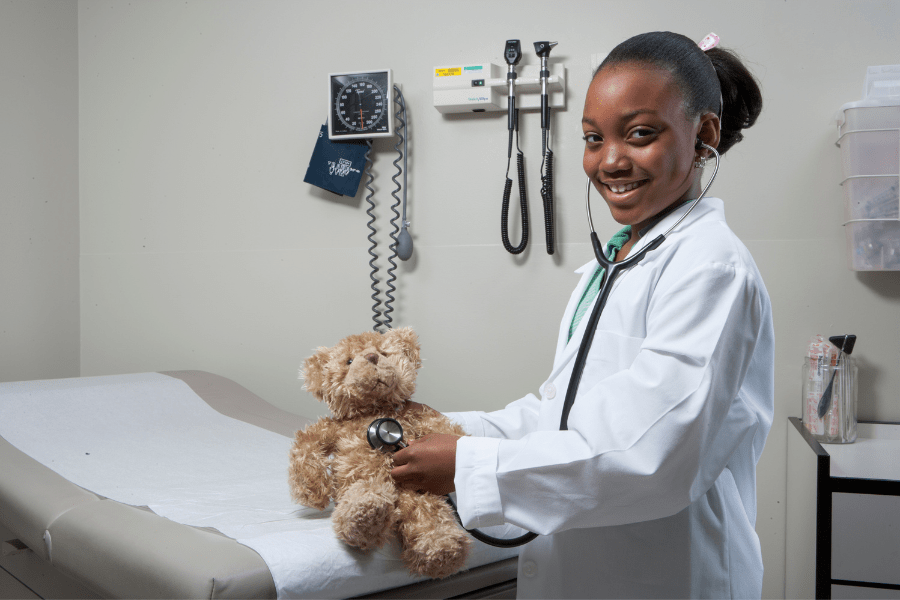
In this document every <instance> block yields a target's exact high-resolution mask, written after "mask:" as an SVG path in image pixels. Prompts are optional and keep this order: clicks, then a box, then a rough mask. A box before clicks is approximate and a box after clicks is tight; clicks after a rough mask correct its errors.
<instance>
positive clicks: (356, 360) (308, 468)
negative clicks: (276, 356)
mask: <svg viewBox="0 0 900 600" xmlns="http://www.w3.org/2000/svg"><path fill="white" fill-rule="evenodd" d="M419 352H420V348H419V341H418V337H417V335H416V334H415V332H414V331H413V330H412V329H411V328H408V327H406V328H402V329H391V330H388V331H387V332H386V333H378V332H375V331H368V332H364V333H360V334H355V335H350V336H348V337H346V338H344V339H343V340H341V341H340V342H338V343H337V345H335V346H333V347H331V348H326V347H321V348H318V349H317V350H316V353H315V354H314V355H312V356H310V357H309V358H308V359H306V361H305V363H304V364H303V367H302V369H301V376H302V378H303V379H304V381H305V387H306V389H307V390H308V391H309V392H310V393H311V394H312V395H313V396H314V397H315V398H316V399H317V400H319V401H321V402H324V403H325V404H326V405H327V406H328V408H329V409H330V410H331V416H330V417H322V418H320V419H319V420H318V421H317V422H315V423H313V424H312V425H309V426H308V427H306V428H305V429H302V430H300V431H298V432H297V433H296V435H295V438H294V443H293V445H292V447H291V453H290V468H289V482H290V490H291V495H292V497H293V499H294V500H295V501H296V502H298V503H299V504H302V505H304V506H309V507H312V508H316V509H319V510H324V509H325V508H326V507H328V505H329V502H330V501H331V500H334V503H335V506H334V510H333V512H332V514H331V520H332V525H333V527H334V531H335V533H336V534H337V537H338V538H339V539H340V540H342V541H343V542H345V543H347V544H349V545H350V546H354V547H356V548H360V549H362V550H367V549H371V548H378V547H381V546H382V545H383V544H384V543H385V542H387V541H388V540H389V539H391V538H392V537H393V536H394V535H396V536H397V537H399V541H400V545H401V548H402V553H401V558H402V560H403V561H404V563H405V564H406V566H407V568H408V570H409V571H410V572H411V573H413V574H417V575H424V576H426V577H432V578H443V577H446V576H448V575H451V574H452V573H455V572H457V571H459V570H460V569H462V568H463V566H464V565H465V562H466V558H467V556H468V553H469V546H470V543H471V542H470V539H469V536H468V535H467V534H466V533H465V531H463V529H462V528H461V527H460V526H459V525H458V522H457V520H456V517H455V513H454V511H453V509H452V508H451V507H450V505H449V504H448V503H447V501H446V500H447V499H446V498H445V497H443V496H437V495H434V494H431V493H421V492H416V491H412V490H408V489H403V488H400V487H398V486H397V485H396V484H395V482H394V481H393V479H391V475H390V472H391V467H392V465H393V458H392V457H393V453H392V452H391V451H381V450H377V449H375V448H373V446H372V445H371V444H370V442H369V441H368V437H367V431H368V430H369V427H370V425H372V424H373V422H374V421H375V420H376V419H379V418H387V417H389V418H392V419H395V420H396V421H397V422H398V423H399V424H400V426H401V427H402V430H403V438H404V440H405V441H406V442H407V443H408V442H410V441H412V440H415V439H417V438H420V437H422V436H424V435H426V434H430V433H450V434H455V435H465V432H464V431H463V430H462V428H461V427H459V426H458V425H456V424H455V423H453V422H452V421H451V420H450V419H448V418H447V417H445V416H443V415H442V414H440V413H439V412H437V411H435V410H433V409H431V408H429V407H427V406H424V405H421V404H418V403H415V402H411V397H412V395H413V392H414V391H415V387H416V375H417V372H418V369H419V367H421V366H422V363H421V360H420V358H419ZM391 449H393V448H391Z"/></svg>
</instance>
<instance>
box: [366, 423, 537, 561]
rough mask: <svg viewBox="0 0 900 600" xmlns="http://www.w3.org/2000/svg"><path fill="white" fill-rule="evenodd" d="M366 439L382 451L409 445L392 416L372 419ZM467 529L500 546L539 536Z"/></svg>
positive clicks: (522, 542) (525, 541)
mask: <svg viewBox="0 0 900 600" xmlns="http://www.w3.org/2000/svg"><path fill="white" fill-rule="evenodd" d="M366 440H368V442H369V445H370V446H372V448H373V449H375V450H380V451H381V452H396V451H397V450H400V449H401V448H406V446H407V444H406V442H404V441H403V426H402V425H400V422H399V421H397V419H392V418H390V417H384V418H381V419H375V420H374V421H372V423H371V424H370V425H369V427H368V429H366ZM446 499H447V503H448V504H449V505H450V506H451V508H453V512H454V514H456V519H457V521H459V524H460V526H462V521H461V520H460V518H459V511H458V510H456V504H455V503H454V502H453V499H452V498H451V497H450V496H449V495H448V496H446ZM466 531H468V532H469V533H471V534H472V537H474V538H475V539H476V540H479V541H482V542H484V543H485V544H488V545H490V546H495V547H498V548H515V547H516V546H521V545H523V544H527V543H528V542H530V541H531V540H533V539H534V538H536V537H537V534H536V533H532V532H530V531H529V532H528V533H526V534H524V535H521V536H519V537H516V538H510V539H504V538H495V537H493V536H490V535H487V534H486V533H484V532H482V531H479V530H478V529H466Z"/></svg>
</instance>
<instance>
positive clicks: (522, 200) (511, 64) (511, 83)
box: [500, 40, 528, 254]
mask: <svg viewBox="0 0 900 600" xmlns="http://www.w3.org/2000/svg"><path fill="white" fill-rule="evenodd" d="M503 58H504V59H505V60H506V64H507V73H506V81H507V85H508V89H509V94H508V97H507V102H508V104H507V127H508V129H509V145H508V148H507V151H506V183H505V184H504V187H503V203H502V205H501V208H500V239H501V240H502V241H503V247H504V248H506V251H507V252H509V253H510V254H521V253H522V252H523V251H524V250H525V247H526V246H527V245H528V201H527V199H526V192H525V155H524V154H522V150H521V149H520V148H519V111H518V109H517V108H516V78H517V77H518V75H517V74H516V65H517V64H519V61H520V60H522V46H521V43H520V42H519V40H506V49H505V50H504V52H503ZM513 132H515V136H516V150H517V153H516V172H517V173H518V179H519V208H520V209H521V211H522V238H521V240H520V241H519V244H518V245H517V246H513V245H512V243H510V241H509V197H510V194H511V193H512V185H513V181H512V179H510V178H509V166H510V164H511V163H512V148H513Z"/></svg>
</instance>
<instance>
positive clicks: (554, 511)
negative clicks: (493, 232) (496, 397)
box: [450, 198, 774, 598]
mask: <svg viewBox="0 0 900 600" xmlns="http://www.w3.org/2000/svg"><path fill="white" fill-rule="evenodd" d="M687 208H688V207H687V206H684V207H681V208H679V209H678V210H676V211H674V212H673V213H672V214H670V215H668V216H667V217H665V218H664V219H663V220H662V221H661V222H660V223H658V224H657V225H656V226H654V227H653V228H652V229H651V230H650V231H649V232H647V233H646V234H645V235H644V237H643V238H642V239H641V240H640V241H639V242H638V243H637V244H636V245H635V248H634V250H633V251H637V250H639V249H640V247H641V246H643V245H644V244H646V243H648V242H649V241H650V240H652V239H653V238H655V237H656V236H657V235H659V234H660V233H663V232H664V231H666V230H667V229H668V228H669V227H670V226H671V225H672V224H673V223H674V222H675V221H676V220H677V219H678V218H679V217H680V216H681V215H682V214H684V212H685V211H686V210H687ZM596 265H597V262H596V261H592V262H591V263H589V264H587V265H585V266H584V267H582V268H581V269H579V270H578V271H577V272H578V273H580V274H581V281H580V283H579V284H578V286H577V287H576V288H575V291H574V292H573V293H572V297H571V299H570V300H569V304H568V307H567V308H566V312H565V314H564V315H563V319H562V324H561V326H560V334H559V342H558V345H557V349H556V355H555V357H554V361H553V368H552V370H551V372H550V374H549V376H548V377H547V379H546V381H545V382H544V384H543V385H542V386H541V387H540V394H541V397H540V398H538V397H536V396H535V395H533V394H529V395H527V396H525V397H524V398H522V399H520V400H518V401H516V402H513V403H512V404H510V405H508V406H507V407H506V408H504V409H502V410H499V411H496V412H492V413H483V412H471V413H452V414H450V416H451V417H452V418H454V419H456V420H457V421H459V422H460V423H461V424H462V425H463V427H464V428H465V429H466V431H467V432H468V433H470V434H471V435H472V436H473V437H466V438H462V439H461V440H460V441H459V443H458V445H457V455H456V477H455V482H454V483H455V485H456V490H457V501H458V506H459V513H460V517H461V518H462V521H463V523H464V525H465V526H466V527H467V528H473V527H485V526H489V525H497V524H501V523H504V522H508V523H512V524H515V525H519V526H521V527H524V528H525V529H528V530H530V531H534V532H536V533H539V534H541V536H540V537H538V538H537V539H536V540H535V541H533V542H531V543H530V544H528V545H526V546H523V547H522V550H521V554H520V557H519V580H518V586H519V587H518V596H519V598H599V597H615V598H625V597H638V598H657V597H664V598H681V597H695V598H729V597H734V598H751V597H756V598H759V597H760V595H761V593H762V575H763V565H762V556H761V552H760V546H759V539H758V537H757V535H756V532H755V529H754V526H755V523H756V464H757V462H758V460H759V457H760V454H761V453H762V450H763V445H764V444H765V440H766V436H767V435H768V432H769V428H770V426H771V423H772V415H773V397H774V382H773V370H774V364H773V362H774V361H773V356H774V333H773V327H772V311H771V306H770V303H769V298H768V294H767V292H766V289H765V286H764V285H763V281H762V278H761V277H760V274H759V271H758V270H757V268H756V265H755V263H754V262H753V259H752V257H751V256H750V253H749V252H748V251H747V249H746V247H745V246H744V245H743V244H742V243H741V242H740V240H738V238H737V237H736V236H735V235H734V233H732V231H731V230H730V229H729V228H728V226H727V225H726V223H725V216H724V211H723V206H722V201H721V200H719V199H716V198H708V199H704V200H702V201H701V202H700V203H699V204H698V205H697V207H696V209H695V210H694V211H693V212H692V213H691V214H690V215H689V216H688V217H687V219H685V221H684V222H682V223H681V224H680V225H679V226H678V227H677V228H676V229H675V230H674V231H672V233H671V234H669V236H668V237H667V239H666V241H665V242H664V243H663V244H662V245H661V246H660V247H659V248H657V249H656V250H653V251H651V252H649V253H648V254H647V256H646V257H645V258H644V260H643V261H642V262H641V263H639V264H638V265H637V266H636V267H634V268H632V269H631V270H630V271H628V272H626V273H624V274H623V275H621V276H620V277H619V279H618V280H617V281H616V283H615V284H614V287H613V290H612V292H611V295H610V297H609V300H608V303H607V305H606V307H605V309H604V312H603V315H602V316H601V318H600V321H599V324H598V328H597V334H596V337H595V338H594V342H593V346H592V347H591V350H590V353H589V356H588V360H587V364H586V367H585V370H584V375H583V378H582V381H581V385H580V386H579V389H578V396H577V397H576V401H575V404H574V406H573V407H572V410H571V413H570V415H569V420H568V424H569V430H568V431H559V421H560V416H561V411H562V405H563V401H564V399H565V396H566V389H567V386H568V382H569V377H570V375H571V372H572V367H573V363H574V360H575V355H576V353H577V351H578V346H579V344H580V342H581V339H582V337H583V335H584V330H585V328H586V325H587V322H588V318H589V315H590V312H588V313H586V314H585V316H584V318H583V319H582V320H581V323H580V325H579V327H578V329H577V330H576V331H575V333H574V335H573V336H572V339H571V341H567V337H568V330H569V325H570V323H571V321H572V316H573V314H574V312H575V307H576V304H577V302H578V300H579V299H580V298H581V295H582V292H583V290H584V288H585V286H586V285H587V282H588V280H589V279H590V276H591V274H592V273H593V271H594V269H595V268H596Z"/></svg>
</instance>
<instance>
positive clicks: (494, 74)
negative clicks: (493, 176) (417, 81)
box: [432, 39, 566, 254]
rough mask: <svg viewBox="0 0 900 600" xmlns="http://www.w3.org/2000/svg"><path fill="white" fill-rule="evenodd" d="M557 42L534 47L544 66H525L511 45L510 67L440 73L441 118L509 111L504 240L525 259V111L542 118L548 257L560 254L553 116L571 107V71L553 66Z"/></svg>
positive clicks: (516, 43)
mask: <svg viewBox="0 0 900 600" xmlns="http://www.w3.org/2000/svg"><path fill="white" fill-rule="evenodd" d="M556 45H557V42H550V41H539V42H534V52H535V54H536V55H537V57H538V59H539V60H540V65H522V66H519V62H520V61H521V60H522V56H523V54H522V43H521V41H520V40H515V39H513V40H506V44H505V45H504V48H503V59H504V60H505V61H506V67H505V68H503V67H501V66H500V65H498V64H495V63H490V62H486V63H475V64H467V65H449V66H443V67H435V68H434V77H433V79H432V81H433V91H434V107H435V108H436V109H438V111H440V112H441V113H445V114H448V113H483V112H495V111H496V112H500V111H506V112H507V115H508V118H507V129H508V130H509V144H508V146H507V147H508V151H507V162H506V183H505V186H504V188H503V202H502V204H501V210H500V238H501V240H502V241H503V247H504V248H505V249H506V251H507V252H509V253H510V254H521V253H522V252H524V251H525V248H526V246H527V245H528V236H529V219H528V199H527V194H526V190H525V159H524V154H523V152H522V150H521V149H520V148H519V111H520V110H529V109H534V110H539V111H540V113H541V200H542V202H543V208H544V231H545V233H546V239H547V254H554V253H555V251H556V241H555V233H554V225H553V222H554V200H553V150H552V149H551V140H550V121H551V119H550V111H551V109H556V110H564V109H565V107H566V68H565V66H564V65H563V64H562V63H560V62H554V63H552V64H551V63H550V60H549V59H550V51H551V50H552V49H553V48H554V47H555V46H556ZM513 141H515V148H516V150H517V152H516V172H517V179H518V187H519V209H520V212H521V222H522V230H521V231H522V234H521V238H520V240H519V243H518V244H517V245H513V244H512V242H511V241H510V237H509V226H508V218H509V207H510V195H511V193H512V187H513V180H512V179H511V178H510V176H509V170H510V166H511V164H512V150H513Z"/></svg>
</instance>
